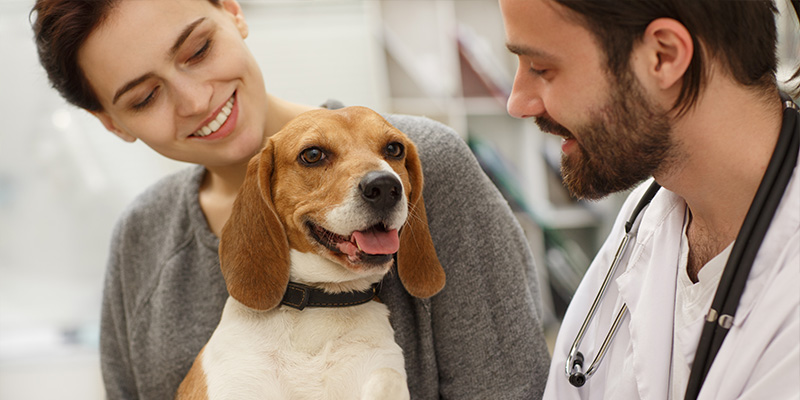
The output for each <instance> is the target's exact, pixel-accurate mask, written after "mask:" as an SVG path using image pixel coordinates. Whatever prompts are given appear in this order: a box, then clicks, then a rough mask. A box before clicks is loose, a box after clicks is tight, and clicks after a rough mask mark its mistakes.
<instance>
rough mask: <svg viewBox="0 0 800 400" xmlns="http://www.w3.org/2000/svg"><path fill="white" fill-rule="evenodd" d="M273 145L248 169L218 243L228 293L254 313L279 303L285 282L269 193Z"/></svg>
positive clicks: (283, 250) (283, 242)
mask: <svg viewBox="0 0 800 400" xmlns="http://www.w3.org/2000/svg"><path fill="white" fill-rule="evenodd" d="M272 152H273V146H272V141H268V142H267V145H266V147H265V148H264V149H263V150H262V151H261V154H260V155H259V156H256V157H253V159H252V160H250V163H249V164H248V166H247V176H246V177H245V181H244V183H243V184H242V187H241V189H240V190H239V195H238V196H237V197H236V200H235V202H234V204H233V212H232V213H231V217H230V219H228V222H227V223H226V224H225V226H224V227H223V228H222V237H221V238H220V242H219V258H220V267H221V268H222V276H223V277H224V278H225V284H226V285H227V286H228V293H229V294H230V295H231V296H232V297H233V298H234V299H236V300H237V301H239V302H240V303H242V304H244V305H245V306H247V307H250V308H253V309H256V310H269V309H272V308H274V307H276V306H278V304H280V301H281V299H282V298H283V294H284V292H285V291H286V287H287V285H288V283H289V242H288V239H287V237H286V231H285V230H284V227H283V224H282V223H281V220H280V218H278V214H277V212H276V210H275V206H274V205H273V202H272V195H271V190H270V180H271V175H272V166H273V162H272Z"/></svg>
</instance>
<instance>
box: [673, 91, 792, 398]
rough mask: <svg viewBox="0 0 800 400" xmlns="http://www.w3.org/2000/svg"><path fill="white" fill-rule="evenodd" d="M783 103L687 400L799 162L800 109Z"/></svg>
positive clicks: (729, 320) (727, 323)
mask: <svg viewBox="0 0 800 400" xmlns="http://www.w3.org/2000/svg"><path fill="white" fill-rule="evenodd" d="M784 101H785V102H786V107H785V109H784V111H783V124H782V125H783V126H782V128H781V134H780V135H779V136H778V142H777V143H776V145H775V150H774V151H773V155H772V157H771V158H770V162H769V164H768V165H767V170H766V172H764V177H763V178H762V180H761V183H760V184H759V187H758V190H757V191H756V195H755V196H754V198H753V202H752V204H751V206H750V209H749V210H748V212H747V215H746V216H745V219H744V222H743V223H742V228H741V229H740V230H739V234H738V235H737V237H736V242H735V243H734V245H733V249H732V250H731V255H730V256H729V258H728V261H727V263H726V265H725V270H724V272H723V273H722V277H721V278H720V282H719V286H718V289H717V292H716V294H715V295H714V300H713V302H712V304H711V309H710V310H709V313H708V316H707V317H706V322H705V324H704V326H703V331H702V333H701V335H700V340H699V343H698V345H697V351H696V354H695V359H694V363H693V365H692V370H691V373H690V375H689V382H688V384H687V387H686V394H685V397H684V398H685V399H686V400H693V399H696V398H697V396H698V395H699V394H700V389H701V387H702V385H703V382H704V381H705V378H706V376H707V375H708V371H709V369H711V365H712V364H713V362H714V359H715V358H716V355H717V353H718V352H719V349H720V348H721V347H722V342H723V341H724V340H725V337H726V335H727V334H728V332H729V330H730V328H731V326H732V325H733V321H734V317H735V314H736V309H737V308H738V306H739V301H740V300H741V297H742V294H743V293H744V288H745V284H746V283H747V279H748V277H749V276H750V270H751V269H752V266H753V262H754V261H755V258H756V255H757V254H758V250H759V248H760V247H761V243H762V242H763V240H764V237H765V236H766V233H767V230H768V229H769V225H770V223H771V222H772V219H773V217H774V216H775V212H776V211H777V209H778V205H779V204H780V202H781V200H782V199H783V194H784V191H785V190H786V186H787V185H788V183H789V180H791V178H792V174H793V172H794V168H795V165H796V164H797V157H798V149H800V125H799V124H798V121H797V120H798V111H797V108H796V105H794V103H792V102H791V100H788V99H784ZM754 244H755V245H754Z"/></svg>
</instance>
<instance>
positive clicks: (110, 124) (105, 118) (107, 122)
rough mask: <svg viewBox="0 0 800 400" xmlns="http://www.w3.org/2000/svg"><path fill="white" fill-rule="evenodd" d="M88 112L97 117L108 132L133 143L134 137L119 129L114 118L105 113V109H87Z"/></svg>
mask: <svg viewBox="0 0 800 400" xmlns="http://www.w3.org/2000/svg"><path fill="white" fill-rule="evenodd" d="M89 113H90V114H92V115H94V116H95V117H96V118H97V119H99V120H100V122H101V123H102V124H103V126H105V127H106V129H107V130H108V131H109V132H111V133H113V134H115V135H117V136H118V137H119V138H120V139H122V140H124V141H126V142H128V143H133V142H135V141H136V138H135V137H133V136H131V135H129V134H127V133H125V131H123V130H122V129H120V128H119V127H118V126H117V124H116V123H115V122H114V120H113V119H112V118H111V116H110V115H108V113H106V112H105V111H89Z"/></svg>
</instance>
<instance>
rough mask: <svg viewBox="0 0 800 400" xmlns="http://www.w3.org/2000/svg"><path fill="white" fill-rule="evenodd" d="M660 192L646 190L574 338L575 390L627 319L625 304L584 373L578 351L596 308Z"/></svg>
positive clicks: (570, 371) (568, 366) (654, 187)
mask: <svg viewBox="0 0 800 400" xmlns="http://www.w3.org/2000/svg"><path fill="white" fill-rule="evenodd" d="M659 189H661V186H660V185H659V184H658V183H656V182H653V183H652V184H650V187H648V188H647V191H646V192H645V194H644V195H643V196H642V198H641V200H639V203H638V204H637V205H636V207H635V208H634V210H633V212H632V213H631V217H630V219H629V220H628V222H626V223H625V236H623V237H622V241H621V242H620V244H619V247H618V248H617V252H616V253H615V254H614V260H613V261H612V262H611V266H610V267H609V268H608V272H607V273H606V276H605V278H603V283H602V284H601V285H600V290H599V291H598V292H597V296H595V298H594V301H593V302H592V305H591V307H589V312H588V313H587V314H586V318H584V320H583V324H582V325H581V328H580V329H579V330H578V334H577V335H576V336H575V341H573V342H572V346H571V347H570V350H569V354H568V355H567V361H566V363H565V365H564V372H565V374H566V375H567V379H568V380H569V382H570V383H571V384H572V385H573V386H575V387H581V386H583V384H584V383H586V380H587V379H588V378H589V377H591V376H592V375H593V374H594V372H595V371H596V370H597V367H598V366H599V365H600V361H602V360H603V357H604V356H605V354H606V350H607V349H608V346H609V345H610V344H611V341H612V340H613V339H614V336H615V335H616V333H617V330H619V325H620V323H621V322H622V319H623V318H624V317H625V315H626V313H627V311H628V305H627V304H624V303H623V304H622V307H621V308H620V310H619V312H618V313H617V316H616V318H614V323H613V324H612V325H611V328H610V329H609V332H608V334H606V337H605V339H604V340H603V344H602V345H600V349H599V350H598V352H597V355H596V356H595V357H594V360H593V361H592V363H591V365H590V366H589V368H588V369H587V370H586V372H583V364H584V358H583V354H582V353H581V352H579V351H578V348H579V347H580V345H581V342H583V337H584V335H585V334H586V329H587V328H588V326H589V324H590V323H591V322H592V319H594V316H595V313H596V311H597V307H598V306H599V305H600V303H601V302H602V301H603V297H605V294H606V289H607V288H608V285H609V283H611V278H613V277H614V275H615V274H616V271H617V267H618V266H619V265H620V263H621V262H622V258H623V256H624V253H625V251H626V249H627V248H628V243H630V241H631V240H633V238H634V237H635V236H636V231H637V230H638V229H636V230H634V229H633V228H634V225H635V223H636V219H637V218H638V217H639V214H640V213H641V212H642V210H644V208H645V207H646V206H647V205H648V204H650V200H652V199H653V197H655V195H656V192H658V190H659Z"/></svg>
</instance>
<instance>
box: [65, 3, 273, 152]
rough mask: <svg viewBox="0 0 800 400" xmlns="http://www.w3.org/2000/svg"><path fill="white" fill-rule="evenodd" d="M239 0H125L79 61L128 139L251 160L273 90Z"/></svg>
mask: <svg viewBox="0 0 800 400" xmlns="http://www.w3.org/2000/svg"><path fill="white" fill-rule="evenodd" d="M246 36H247V25H246V23H245V21H244V18H243V16H242V13H241V9H240V7H239V5H238V3H236V2H235V1H233V0H224V1H222V7H216V6H214V5H213V4H211V3H210V2H208V1H199V0H170V1H164V0H135V1H131V0H122V1H120V2H119V4H118V5H116V6H115V7H114V8H113V9H112V10H111V12H110V14H109V16H108V18H107V19H106V20H105V21H104V22H103V23H102V24H101V25H100V26H99V27H98V28H96V29H95V30H94V31H93V32H92V33H91V34H90V35H89V37H88V38H87V40H86V42H85V43H84V45H83V47H81V49H80V52H79V54H78V62H79V64H80V66H81V68H82V69H83V71H84V73H85V74H86V77H87V79H88V81H89V84H90V85H91V86H92V88H93V89H94V91H95V93H96V94H97V96H98V98H99V100H100V103H101V104H102V106H103V110H102V111H99V112H96V113H94V115H95V116H97V117H98V118H99V119H100V120H101V122H103V124H104V125H105V127H106V128H107V129H108V130H110V131H111V132H114V133H115V134H117V135H118V136H120V137H121V138H123V139H125V140H128V141H134V140H135V139H140V140H142V141H143V142H144V143H146V144H147V145H148V146H150V147H151V148H153V149H154V150H156V151H157V152H159V153H161V154H162V155H164V156H166V157H169V158H172V159H175V160H179V161H185V162H191V163H197V164H202V165H206V166H228V165H234V164H241V163H243V162H246V161H247V160H249V158H250V157H251V156H252V155H253V154H255V153H256V152H257V151H258V150H259V149H260V148H261V144H262V142H263V140H264V126H265V123H266V111H267V110H266V108H267V105H266V102H267V100H266V91H265V88H264V82H263V78H262V75H261V71H260V69H259V67H258V65H257V64H256V61H255V59H254V58H253V56H252V54H251V53H250V51H249V50H248V48H247V47H246V46H245V44H244V38H245V37H246Z"/></svg>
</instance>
